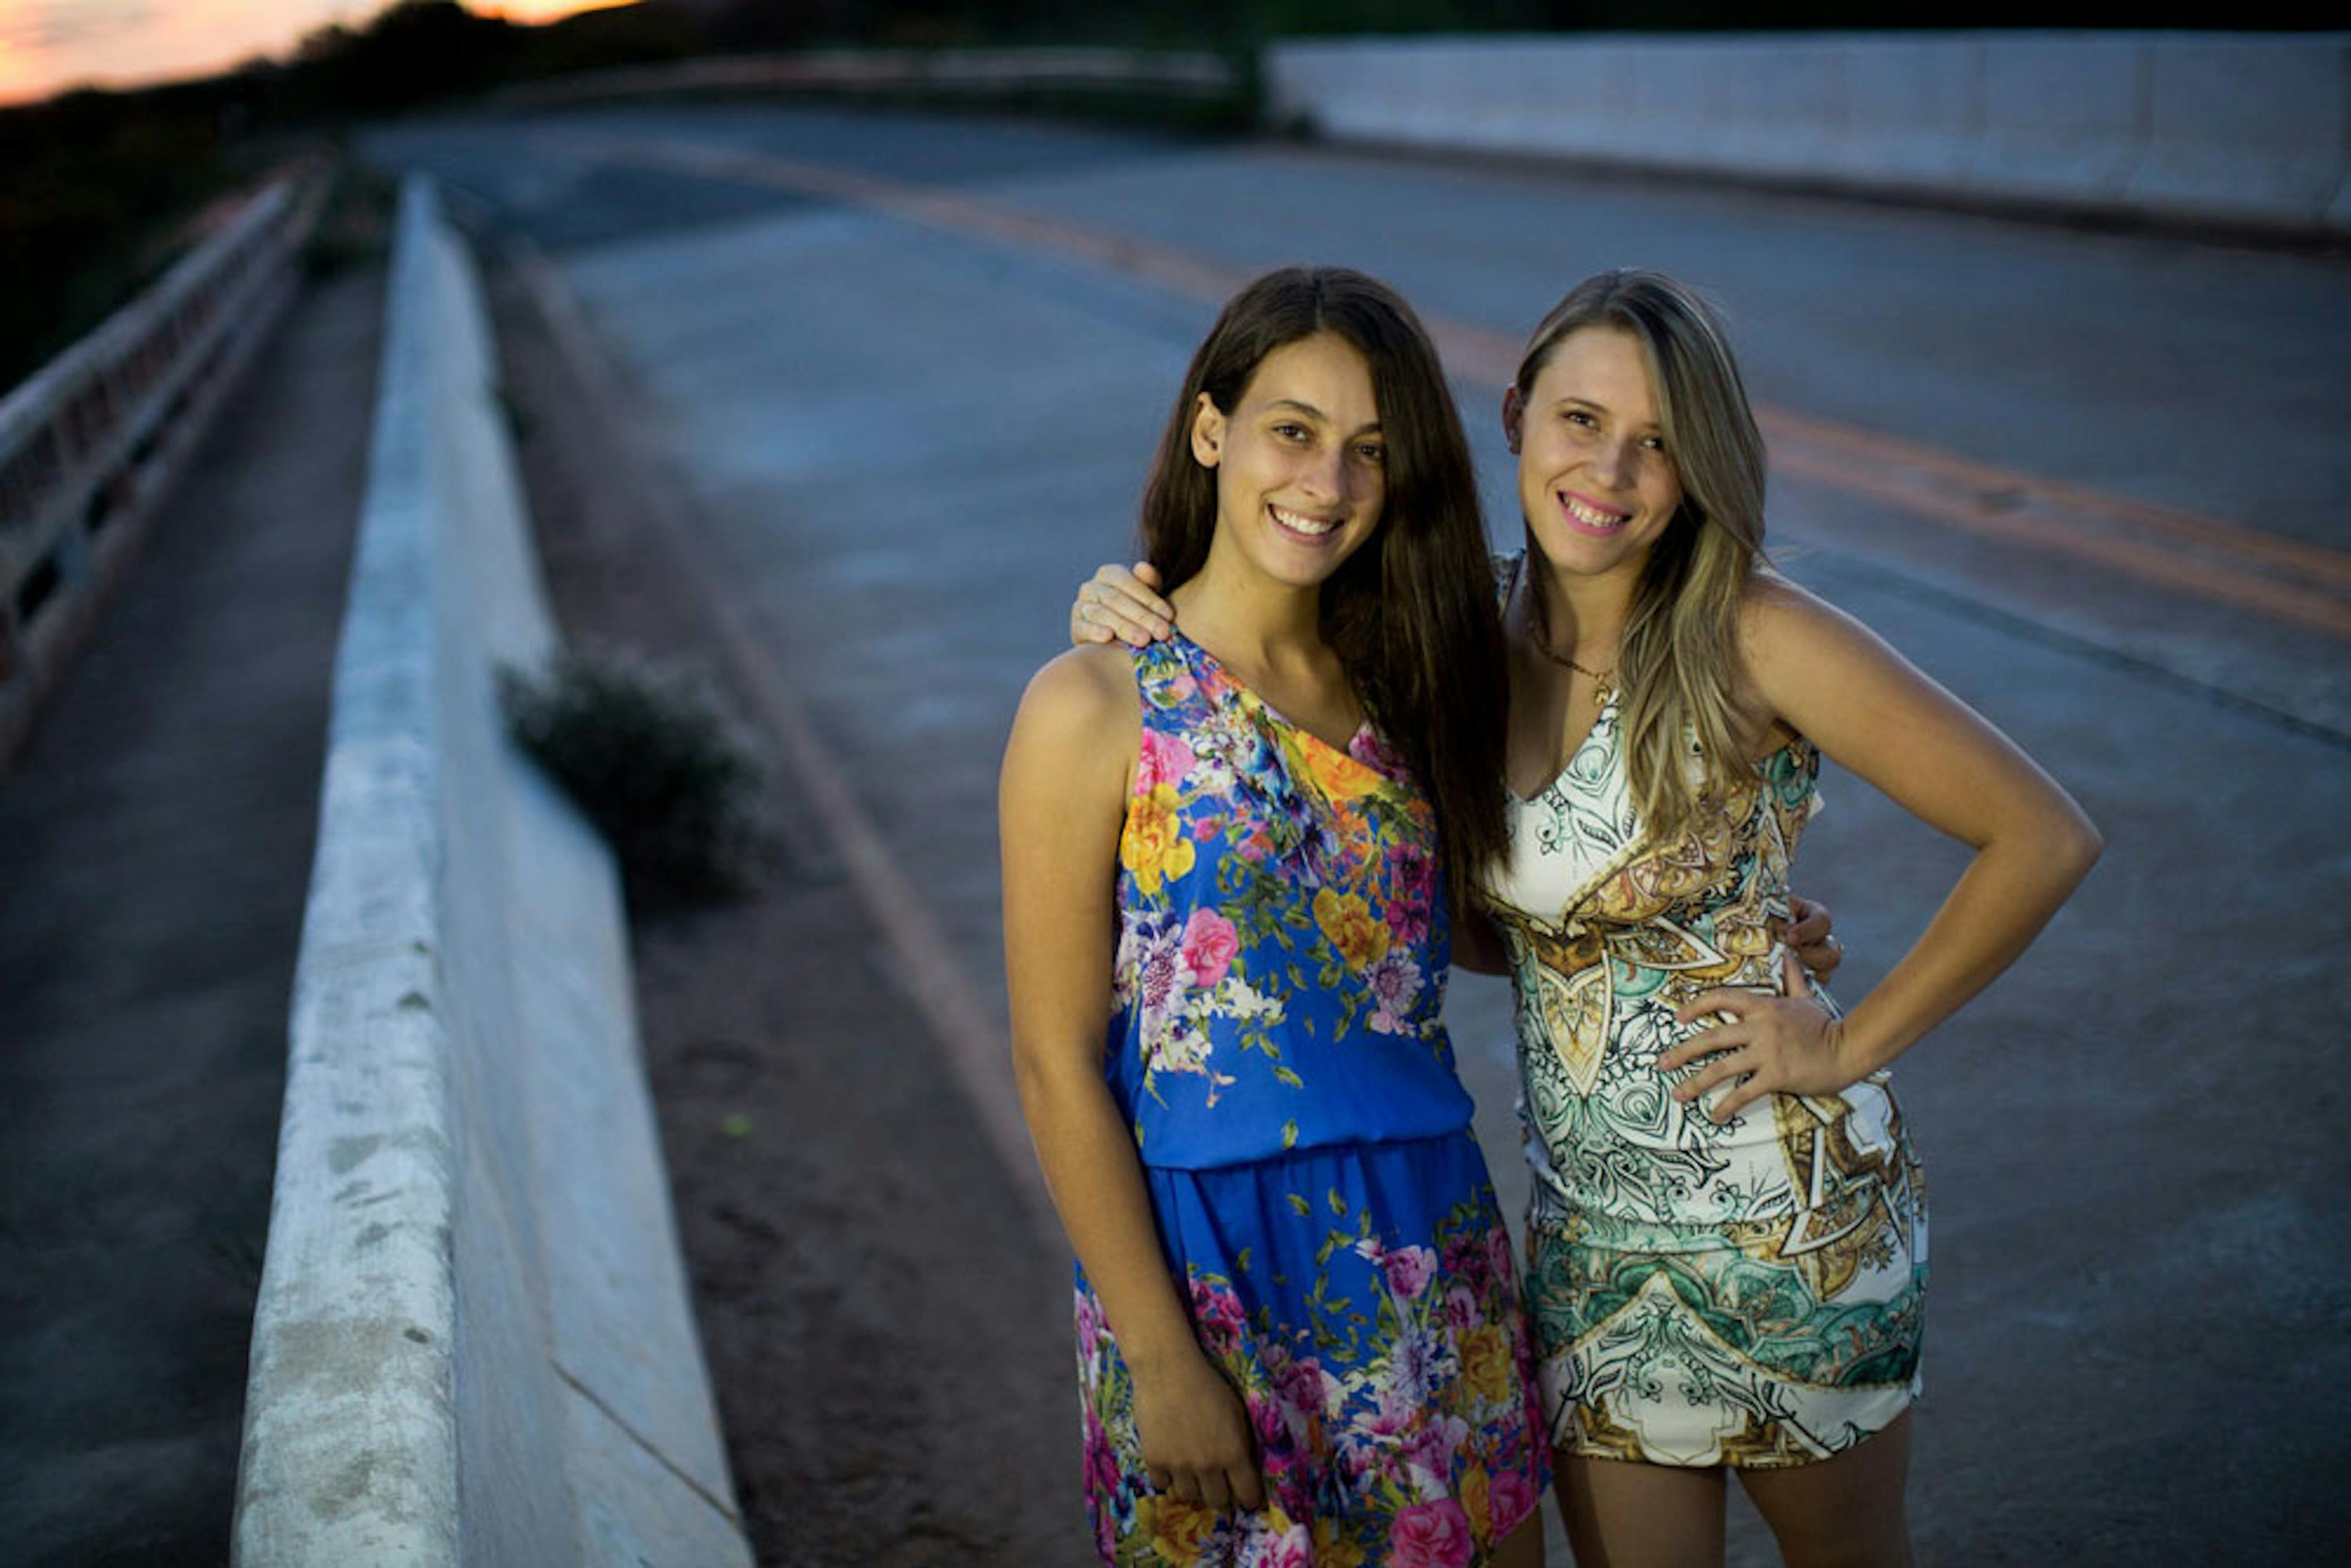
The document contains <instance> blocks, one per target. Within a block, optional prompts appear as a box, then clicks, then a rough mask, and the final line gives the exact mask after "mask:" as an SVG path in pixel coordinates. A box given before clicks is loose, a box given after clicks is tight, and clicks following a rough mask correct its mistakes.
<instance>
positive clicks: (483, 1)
mask: <svg viewBox="0 0 2351 1568" xmlns="http://www.w3.org/2000/svg"><path fill="white" fill-rule="evenodd" d="M465 3H466V5H467V9H469V10H472V11H474V12H475V13H477V14H479V15H481V16H499V17H504V18H505V19H507V20H508V21H512V22H523V23H529V24H538V23H542V22H553V21H559V20H560V19H561V18H563V17H565V16H573V15H575V14H577V13H579V12H581V11H600V10H606V9H609V8H611V7H612V6H616V5H629V4H632V0H465ZM391 5H392V0H0V104H8V103H23V102H28V101H30V100H33V99H41V98H47V97H48V96H49V95H50V94H52V93H57V92H62V91H64V90H66V89H69V88H75V87H84V86H98V87H112V88H127V87H149V86H152V85H154V84H156V83H159V82H167V81H184V80H189V79H192V78H199V77H205V76H211V75H213V74H214V73H216V72H219V71H225V70H230V69H233V68H235V67H237V66H240V65H243V64H244V63H245V62H246V61H247V60H252V59H256V58H261V57H279V58H282V57H285V56H287V55H289V54H291V53H292V52H293V51H294V48H295V46H297V45H298V44H299V43H300V42H301V41H302V40H303V39H304V38H305V37H308V36H309V35H310V34H312V33H314V32H317V31H318V30H319V28H321V27H329V26H336V25H338V24H340V25H341V26H347V27H354V28H358V27H365V26H367V25H368V24H369V23H370V22H371V21H373V20H374V19H375V18H376V16H379V15H381V13H382V12H384V11H385V10H387V9H389V8H390V6H391Z"/></svg>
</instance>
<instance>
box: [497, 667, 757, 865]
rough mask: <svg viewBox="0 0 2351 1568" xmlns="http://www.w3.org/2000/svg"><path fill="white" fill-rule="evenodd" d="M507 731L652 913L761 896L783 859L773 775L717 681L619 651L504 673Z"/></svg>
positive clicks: (500, 682) (500, 680)
mask: <svg viewBox="0 0 2351 1568" xmlns="http://www.w3.org/2000/svg"><path fill="white" fill-rule="evenodd" d="M498 693H499V697H500V700H501V702H502V703H503V705H504V706H505V708H506V714H507V726H508V727H509V728H510V729H511V730H512V732H513V734H514V737H515V739H516V740H517V743H519V744H520V745H521V746H522V747H523V749H524V750H526V751H528V752H529V753H530V755H531V756H532V757H534V758H537V759H538V762H539V764H540V766H542V767H544V768H546V769H547V771H548V772H549V774H550V775H551V776H553V778H554V779H555V780H556V781H557V782H558V783H559V784H560V785H561V786H562V787H563V789H564V790H565V792H566V793H567V794H569V796H570V797H571V799H572V800H573V801H574V802H576V803H577V804H578V805H579V807H580V810H581V811H582V812H584V813H585V814H586V815H587V817H588V819H589V820H590V821H592V822H594V823H595V824H596V827H597V829H598V830H599V831H601V832H602V833H603V835H604V837H605V840H606V841H608V842H609V843H610V844H611V846H612V852H613V853H614V854H615V855H616V856H617V857H618V858H619V860H620V862H621V871H622V877H623V878H624V879H625V881H626V883H627V887H628V893H629V898H630V902H631V903H632V904H636V905H637V906H639V907H640V908H641V909H644V908H655V907H662V906H672V905H680V904H705V903H712V902H716V901H718V900H722V899H725V898H727V897H731V896H736V895H738V894H743V893H746V892H747V891H749V889H750V888H751V886H752V885H753V883H755V882H756V881H757V880H758V875H759V873H760V872H761V870H762V869H763V868H764V867H765V866H767V865H768V863H769V862H771V861H772V860H773V859H774V857H775V854H776V844H775V838H774V835H773V834H772V833H771V832H770V831H769V830H768V826H767V824H766V823H765V822H764V821H763V820H762V818H761V816H760V798H761V790H762V786H763V783H764V780H765V773H766V770H765V768H764V767H763V766H762V765H761V763H760V760H759V757H758V750H757V748H756V747H755V745H754V743H753V741H752V739H751V737H750V733H749V731H748V730H747V728H746V727H744V726H743V724H742V723H741V722H740V721H739V720H737V718H736V717H735V716H734V715H733V714H732V713H731V712H730V711H729V710H728V708H727V706H726V702H725V700H724V699H723V698H722V697H721V695H719V692H718V690H717V687H716V684H715V683H714V682H712V681H711V679H710V678H709V677H708V676H707V675H705V674H702V673H701V672H700V671H698V670H695V669H692V668H689V667H687V666H685V665H682V664H669V663H664V662H660V661H656V660H652V659H647V658H644V657H642V656H640V655H636V654H633V653H624V652H619V651H615V650H611V649H585V650H580V651H576V652H569V653H562V654H559V656H557V657H556V658H555V659H554V660H553V661H552V662H551V663H550V664H549V665H548V667H547V668H546V669H545V670H544V671H541V672H538V673H536V674H533V673H528V672H525V671H520V670H516V669H511V668H509V669H506V670H502V671H500V672H499V675H498Z"/></svg>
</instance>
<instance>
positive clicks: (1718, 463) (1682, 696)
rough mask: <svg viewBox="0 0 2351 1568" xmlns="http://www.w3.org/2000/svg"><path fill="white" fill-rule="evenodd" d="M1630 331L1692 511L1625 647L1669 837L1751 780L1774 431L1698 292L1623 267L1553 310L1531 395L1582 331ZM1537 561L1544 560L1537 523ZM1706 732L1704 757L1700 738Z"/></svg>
mask: <svg viewBox="0 0 2351 1568" xmlns="http://www.w3.org/2000/svg"><path fill="white" fill-rule="evenodd" d="M1586 327H1609V328H1614V329H1618V330H1620V331H1625V332H1629V333H1631V334H1632V336H1633V338H1634V340H1635V341H1636V342H1638V343H1639V344H1640V345H1641V350H1642V352H1643V353H1644V354H1645V355H1646V357H1647V359H1648V361H1649V376H1650V380H1651V382H1652V383H1653V384H1654V385H1655V387H1656V396H1657V420H1658V423H1659V425H1660V426H1661V427H1662V428H1663V430H1664V433H1665V439H1666V453H1667V457H1668V458H1669V459H1670V460H1671V461H1672V463H1673V465H1674V472H1675V474H1676V476H1677V477H1679V479H1680V480H1681V486H1682V503H1681V507H1680V509H1679V510H1678V511H1677V513H1676V514H1675V515H1674V517H1673V518H1672V520H1671V521H1670V522H1668V523H1667V525H1666V530H1665V532H1664V533H1662V534H1660V535H1659V536H1658V537H1657V542H1656V545H1654V546H1653V547H1651V549H1650V551H1649V559H1648V561H1647V563H1646V565H1645V566H1644V567H1643V569H1642V571H1641V577H1640V580H1639V581H1638V582H1637V583H1635V585H1634V589H1633V605H1632V611H1631V613H1630V614H1629V615H1628V616H1627V617H1626V619H1625V632H1624V636H1623V638H1622V640H1621V641H1619V643H1617V645H1616V673H1617V680H1618V683H1619V685H1621V687H1622V688H1623V694H1624V695H1623V699H1622V700H1623V704H1624V719H1623V725H1624V736H1625V769H1626V772H1627V774H1628V775H1629V776H1630V779H1631V782H1632V787H1633V799H1634V801H1635V804H1636V805H1637V806H1638V807H1639V808H1640V811H1641V817H1642V821H1643V822H1644V823H1645V824H1646V827H1647V829H1648V831H1650V832H1651V833H1653V834H1655V835H1656V836H1659V837H1664V836H1667V835H1670V834H1674V833H1678V832H1680V831H1684V830H1686V829H1687V828H1688V827H1689V826H1690V825H1691V823H1692V821H1694V820H1695V818H1696V816H1697V814H1698V805H1699V801H1700V800H1701V799H1702V798H1703V797H1704V796H1705V795H1707V794H1709V793H1717V794H1728V793H1730V792H1731V791H1733V790H1735V789H1738V788H1739V787H1740V785H1741V784H1742V782H1744V781H1746V780H1748V779H1751V777H1752V770H1751V769H1750V768H1749V766H1748V762H1747V758H1746V754H1745V749H1744V741H1743V738H1742V729H1743V726H1742V724H1741V719H1742V716H1743V715H1742V708H1741V705H1740V696H1739V689H1740V683H1739V673H1740V672H1739V615H1740V606H1741V604H1742V603H1743V602H1744V601H1745V598H1746V593H1747V590H1748V585H1749V583H1750V581H1751V580H1753V578H1754V576H1755V573H1756V572H1757V571H1758V570H1761V569H1764V568H1766V567H1768V565H1769V563H1768V562H1767V561H1766V560H1765V559H1764V556H1763V436H1762V433H1761V431H1759V430H1758V429H1757V428H1756V426H1755V414H1754V412H1753V411H1752V410H1751V409H1750V408H1749V407H1748V404H1747V389H1746V386H1745V385H1744V383H1743V382H1741V381H1740V376H1739V361H1738V360H1737V359H1736V357H1734V356H1733V355H1732V353H1731V351H1730V340H1729V337H1728V336H1727V335H1726V334H1725V333H1724V331H1723V329H1722V323H1721V321H1720V320H1719V319H1718V318H1717V317H1716V315H1715V313H1714V310H1713V308H1712V307H1710V306H1709V305H1708V303H1707V302H1706V299H1705V298H1704V297H1703V296H1701V295H1700V294H1699V293H1698V291H1697V290H1696V289H1694V288H1691V287H1689V286H1688V285H1687V284H1685V283H1681V282H1679V281H1677V280H1676V279H1674V278H1671V277H1667V276H1666V275H1665V274H1663V273H1658V272H1645V271H1640V270H1637V269H1635V268H1629V267H1628V268H1620V269H1618V270H1616V271H1613V272H1603V273H1599V274H1596V275H1594V276H1593V277H1587V278H1585V279H1584V280H1583V282H1582V283H1579V284H1577V285H1576V286H1575V287H1573V289H1571V290H1569V291H1568V295H1567V298H1564V299H1562V300H1561V301H1560V302H1559V303H1558V304H1557V305H1554V306H1552V309H1551V313H1550V314H1549V315H1547V316H1545V317H1544V318H1543V319H1542V322H1541V325H1540V326H1538V327H1536V328H1535V331H1534V336H1533V337H1532V338H1531V340H1529V341H1528V344H1527V352H1526V357H1525V358H1524V359H1523V360H1521V361H1520V363H1519V383H1518V384H1519V398H1520V402H1525V401H1526V400H1527V399H1529V398H1531V397H1532V396H1533V395H1534V389H1535V378H1536V377H1537V376H1539V375H1540V374H1541V373H1542V368H1543V366H1544V365H1545V364H1546V363H1548V362H1549V361H1550V359H1551V356H1552V351H1553V350H1556V349H1557V348H1558V347H1559V345H1560V344H1561V343H1562V342H1563V341H1565V340H1566V339H1567V338H1568V336H1569V335H1570V334H1571V333H1573V332H1576V331H1579V330H1581V329H1583V328H1586ZM1527 549H1528V553H1529V556H1530V558H1531V559H1541V549H1540V548H1539V547H1538V546H1537V545H1536V543H1535V539H1534V534H1533V531H1532V530H1531V529H1530V530H1529V531H1528V534H1527ZM1533 577H1534V589H1535V595H1534V606H1533V608H1534V612H1535V616H1536V628H1537V632H1538V634H1539V635H1541V636H1542V637H1544V638H1545V640H1546V641H1547V640H1548V639H1549V635H1550V632H1549V627H1550V609H1549V605H1548V602H1547V595H1548V593H1549V591H1550V582H1549V574H1548V573H1546V572H1540V571H1539V572H1535V573H1533ZM1693 738H1695V740H1696V741H1697V743H1698V755H1697V757H1696V758H1695V764H1696V765H1695V766H1692V761H1693V759H1692V758H1691V756H1690V752H1689V743H1690V741H1691V740H1692V739H1693Z"/></svg>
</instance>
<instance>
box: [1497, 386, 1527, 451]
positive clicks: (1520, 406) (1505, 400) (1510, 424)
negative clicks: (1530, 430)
mask: <svg viewBox="0 0 2351 1568" xmlns="http://www.w3.org/2000/svg"><path fill="white" fill-rule="evenodd" d="M1526 417H1527V407H1526V404H1524V403H1522V402H1520V401H1519V389H1518V388H1516V387H1514V386H1511V387H1504V388H1503V389H1502V438H1503V439H1504V440H1505V441H1508V442H1509V443H1510V455H1512V456H1516V455H1518V451H1519V428H1520V425H1521V424H1522V423H1524V422H1525V420H1526Z"/></svg>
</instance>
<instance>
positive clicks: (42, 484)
mask: <svg viewBox="0 0 2351 1568" xmlns="http://www.w3.org/2000/svg"><path fill="white" fill-rule="evenodd" d="M324 197H325V182H324V180H323V179H319V178H316V177H308V176H297V175H287V176H284V177H281V178H280V179H278V180H277V181H276V182H274V183H271V184H270V185H269V186H267V187H266V189H264V190H263V191H262V192H261V193H260V194H258V195H257V196H256V197H255V198H254V199H253V200H252V201H251V202H249V203H247V204H246V207H245V209H244V211H242V212H241V213H239V214H237V216H236V217H235V219H234V220H233V221H232V222H231V223H230V224H229V225H227V226H226V227H225V228H224V229H223V230H221V231H220V232H219V233H218V234H215V235H213V236H212V237H211V238H210V239H208V240H206V241H205V242H204V244H203V245H201V246H198V247H197V248H196V249H195V250H194V251H193V252H191V253H190V254H189V255H188V256H185V257H183V258H182V260H181V261H180V262H179V263H178V264H177V265H176V266H174V267H172V269H171V271H170V272H168V273H166V274H165V275H164V276H163V277H162V280H161V281H159V282H158V283H156V284H155V285H154V286H153V287H151V288H149V289H148V290H147V291H146V292H145V293H144V294H141V296H140V297H139V298H136V299H134V300H132V301H131V303H130V304H128V305H126V306H124V307H123V308H121V309H120V310H119V311H117V312H116V313H115V314H114V315H113V316H111V317H110V318H108V319H107V320H106V321H105V322H104V323H103V324H102V325H101V326H99V328H98V329H97V330H96V331H94V332H92V333H90V334H89V336H88V337H87V338H84V339H83V340H81V341H80V342H78V343H76V344H75V345H74V346H73V347H72V348H70V349H68V350H66V351H65V352H64V353H62V354H60V355H58V356H57V358H56V359H55V360H52V361H49V363H48V364H47V365H46V366H44V367H42V369H41V370H40V371H37V372H36V373H35V374H34V375H33V376H32V378H31V379H30V380H28V381H26V382H24V383H23V384H22V385H20V386H18V387H17V388H16V390H15V391H13V392H10V393H9V394H8V395H7V397H6V398H5V400H0V765H5V763H6V761H7V759H8V758H9V757H10V756H12V755H13V754H14V752H15V750H16V747H17V746H18V745H19V744H20V743H21V742H22V740H23V739H24V737H25V733H26V729H27V728H28V727H30V725H31V722H32V718H33V715H34V713H35V711H36V710H37V707H38V706H39V705H40V703H41V702H42V700H43V699H44V698H45V697H46V696H47V694H48V692H49V691H50V689H52V688H53V687H54V686H55V685H56V683H57V677H58V675H59V674H61V673H62V671H63V669H64V667H65V665H66V664H67V663H68V661H69V660H70V659H71V657H72V654H73V653H74V651H75V649H76V648H77V647H78V645H79V643H80V641H81V639H82V638H83V637H84V636H85V635H86V634H87V633H88V631H89V625H90V623H91V622H92V620H93V619H94V617H95V614H96V612H97V609H98V606H99V602H100V601H102V600H103V599H104V597H105V595H106V593H107V592H108V591H109V590H110V588H111V587H112V585H113V583H114V582H115V580H117V579H118V578H119V577H120V573H121V571H122V570H123V568H124V567H125V566H127V565H128V563H129V559H130V557H131V555H132V553H133V552H134V551H135V549H136V548H137V545H138V543H139V539H140V536H141V532H142V530H143V527H144V524H145V522H146V520H147V518H148V517H149V515H150V514H151V513H152V511H153V509H154V507H155V504H156V502H157V501H158V500H159V499H160V498H161V497H162V495H163V494H164V493H165V492H166V491H168V490H169V488H170V486H171V484H172V479H173V478H174V477H175V476H176V475H177V474H178V472H179V470H180V468H181V467H182V466H183V464H184V463H185V461H186V459H187V456H188V455H189V453H190V452H191V451H192V450H193V448H194V446H195V444H196V442H197V440H198V438H199V437H200V436H201V435H202V434H203V433H204V428H205V426H206V425H207V424H208V423H210V421H211V419H212V416H213V415H214V413H215V412H217V410H218V408H219V406H220V404H221V402H222V401H223V400H224V399H225V397H226V395H227V393H228V392H229V391H230V390H231V388H232V387H234V385H235V382H236V379H237V372H238V371H240V370H242V369H243V368H244V366H245V364H246V361H248V360H249V359H250V357H251V355H252V353H253V351H254V350H255V349H256V347H258V346H259V344H260V343H261V341H262V340H264V339H265V338H266V336H267V334H268V329H269V328H270V326H271V325H272V324H273V323H274V322H275V321H276V319H277V314H278V311H279V310H280V309H281V308H283V307H284V305H285V303H286V301H287V299H288V298H291V296H292V294H293V290H294V284H295V273H294V265H293V263H294V256H295V254H296V252H297V250H298V247H299V246H300V245H301V243H302V241H303V240H304V238H305V237H306V236H307V235H308V233H309V230H310V227H311V225H313V224H314V223H315V222H316V221H317V218H318V214H319V208H320V206H321V204H323V201H324Z"/></svg>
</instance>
